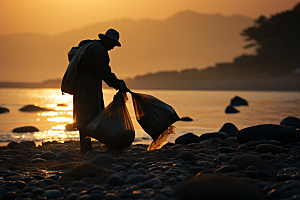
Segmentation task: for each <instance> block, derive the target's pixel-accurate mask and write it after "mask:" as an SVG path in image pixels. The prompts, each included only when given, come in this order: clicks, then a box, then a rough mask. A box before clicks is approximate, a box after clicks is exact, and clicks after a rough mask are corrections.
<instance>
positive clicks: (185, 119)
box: [178, 117, 194, 122]
mask: <svg viewBox="0 0 300 200" xmlns="http://www.w3.org/2000/svg"><path fill="white" fill-rule="evenodd" d="M178 121H185V122H191V121H194V120H193V119H192V118H190V117H181V118H180V119H179V120H178Z"/></svg>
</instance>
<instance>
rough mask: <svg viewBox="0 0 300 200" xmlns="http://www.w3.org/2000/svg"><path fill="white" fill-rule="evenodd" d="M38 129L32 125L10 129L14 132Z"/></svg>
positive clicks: (36, 130) (35, 130)
mask: <svg viewBox="0 0 300 200" xmlns="http://www.w3.org/2000/svg"><path fill="white" fill-rule="evenodd" d="M38 131H39V129H38V128H36V127H34V126H22V127H18V128H15V129H13V130H12V132H15V133H27V132H38Z"/></svg>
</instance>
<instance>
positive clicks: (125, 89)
mask: <svg viewBox="0 0 300 200" xmlns="http://www.w3.org/2000/svg"><path fill="white" fill-rule="evenodd" d="M119 91H120V92H122V93H126V92H129V89H128V88H127V87H126V86H124V87H122V88H120V89H119Z"/></svg>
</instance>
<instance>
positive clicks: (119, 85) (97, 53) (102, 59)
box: [91, 45, 127, 92]
mask: <svg viewBox="0 0 300 200" xmlns="http://www.w3.org/2000/svg"><path fill="white" fill-rule="evenodd" d="M95 47H96V48H95V49H93V51H92V56H91V58H92V65H93V69H94V70H95V71H96V73H97V74H98V76H99V77H101V78H102V79H103V80H104V81H105V83H106V84H107V85H108V86H109V87H113V88H115V89H117V90H122V91H124V92H125V90H126V89H127V87H126V84H125V82H124V81H123V80H120V79H118V78H117V77H116V75H115V74H114V73H112V72H111V68H110V66H109V56H108V53H107V51H103V50H100V49H97V45H95Z"/></svg>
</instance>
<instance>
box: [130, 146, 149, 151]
mask: <svg viewBox="0 0 300 200" xmlns="http://www.w3.org/2000/svg"><path fill="white" fill-rule="evenodd" d="M131 151H132V152H135V151H136V152H139V151H147V149H145V148H142V147H133V148H132V149H130V152H131Z"/></svg>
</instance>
